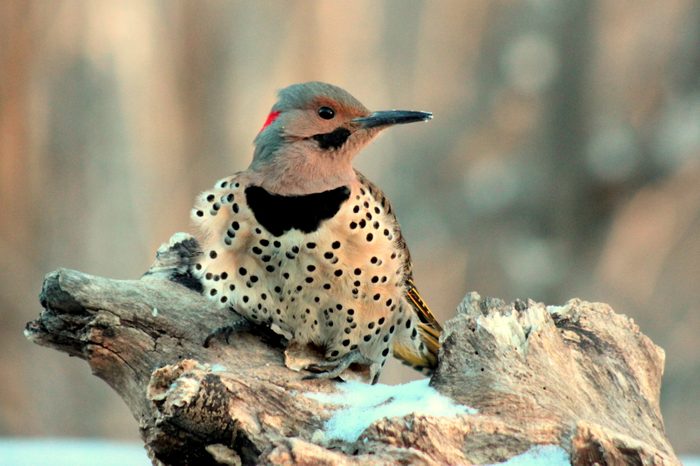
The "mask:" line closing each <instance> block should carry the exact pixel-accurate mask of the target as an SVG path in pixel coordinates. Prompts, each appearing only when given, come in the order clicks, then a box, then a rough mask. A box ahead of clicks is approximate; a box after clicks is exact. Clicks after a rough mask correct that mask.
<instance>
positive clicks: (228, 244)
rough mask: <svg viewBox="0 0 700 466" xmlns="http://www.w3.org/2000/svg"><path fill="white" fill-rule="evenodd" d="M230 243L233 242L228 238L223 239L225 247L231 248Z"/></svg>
mask: <svg viewBox="0 0 700 466" xmlns="http://www.w3.org/2000/svg"><path fill="white" fill-rule="evenodd" d="M232 242H233V241H231V238H228V237H226V238H224V243H225V244H226V246H231V243H232Z"/></svg>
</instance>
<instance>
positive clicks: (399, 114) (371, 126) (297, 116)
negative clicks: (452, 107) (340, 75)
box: [250, 82, 432, 195]
mask: <svg viewBox="0 0 700 466" xmlns="http://www.w3.org/2000/svg"><path fill="white" fill-rule="evenodd" d="M431 118H432V114H431V113H427V112H416V111H407V110H388V111H380V112H370V111H369V110H367V108H366V107H365V106H364V105H362V104H361V103H360V102H359V101H358V100H357V99H355V98H354V97H353V96H351V95H350V94H349V93H348V92H346V91H344V90H343V89H341V88H339V87H337V86H333V85H331V84H326V83H321V82H308V83H303V84H294V85H292V86H289V87H286V88H284V89H282V90H281V91H280V92H279V99H278V101H277V103H275V105H274V106H273V107H272V110H271V111H270V114H269V115H268V117H267V120H266V121H265V124H264V125H263V127H262V129H261V130H260V132H259V133H258V136H257V137H256V138H255V153H254V156H253V162H252V163H251V165H250V170H251V171H252V172H253V173H254V174H255V175H257V178H258V179H259V180H260V183H261V184H262V185H263V187H264V188H265V189H267V190H268V191H271V192H274V193H277V194H285V195H292V194H309V193H314V192H321V191H326V190H328V189H334V188H337V187H338V186H342V185H347V184H348V183H349V182H350V181H351V180H353V179H354V178H355V172H354V170H353V169H352V159H353V158H354V157H355V155H357V153H358V152H359V151H360V150H361V149H362V148H363V147H364V146H365V145H367V143H369V142H370V141H371V140H372V139H373V138H374V137H375V136H376V135H377V134H378V133H379V132H380V131H381V130H382V129H384V128H387V127H389V126H392V125H396V124H402V123H412V122H416V121H426V120H429V119H431Z"/></svg>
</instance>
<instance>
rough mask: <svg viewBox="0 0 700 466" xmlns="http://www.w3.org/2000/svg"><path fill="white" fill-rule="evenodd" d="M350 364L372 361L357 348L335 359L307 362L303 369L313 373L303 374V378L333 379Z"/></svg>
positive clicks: (368, 363) (369, 362)
mask: <svg viewBox="0 0 700 466" xmlns="http://www.w3.org/2000/svg"><path fill="white" fill-rule="evenodd" d="M352 364H363V365H370V364H372V361H370V360H369V359H367V358H366V357H364V356H363V355H362V354H361V353H360V351H359V350H352V351H350V352H348V353H345V354H344V355H343V356H340V357H339V358H337V359H329V360H325V361H319V362H315V363H313V364H308V365H307V366H305V367H304V369H305V370H307V371H309V372H313V374H309V375H306V376H304V380H311V379H334V378H336V377H338V376H340V374H342V373H343V372H344V371H345V370H346V369H348V368H349V367H350V366H351V365H352Z"/></svg>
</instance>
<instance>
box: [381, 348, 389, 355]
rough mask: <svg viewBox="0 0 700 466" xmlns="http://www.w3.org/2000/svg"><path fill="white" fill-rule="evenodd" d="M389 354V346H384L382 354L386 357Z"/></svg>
mask: <svg viewBox="0 0 700 466" xmlns="http://www.w3.org/2000/svg"><path fill="white" fill-rule="evenodd" d="M388 355H389V348H384V351H382V356H384V357H386V356H388Z"/></svg>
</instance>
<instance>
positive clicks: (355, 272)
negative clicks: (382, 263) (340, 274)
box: [353, 267, 362, 275]
mask: <svg viewBox="0 0 700 466" xmlns="http://www.w3.org/2000/svg"><path fill="white" fill-rule="evenodd" d="M353 273H354V274H355V275H360V274H361V273H362V270H361V269H360V268H359V267H358V268H356V269H355V270H354V271H353Z"/></svg>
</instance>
